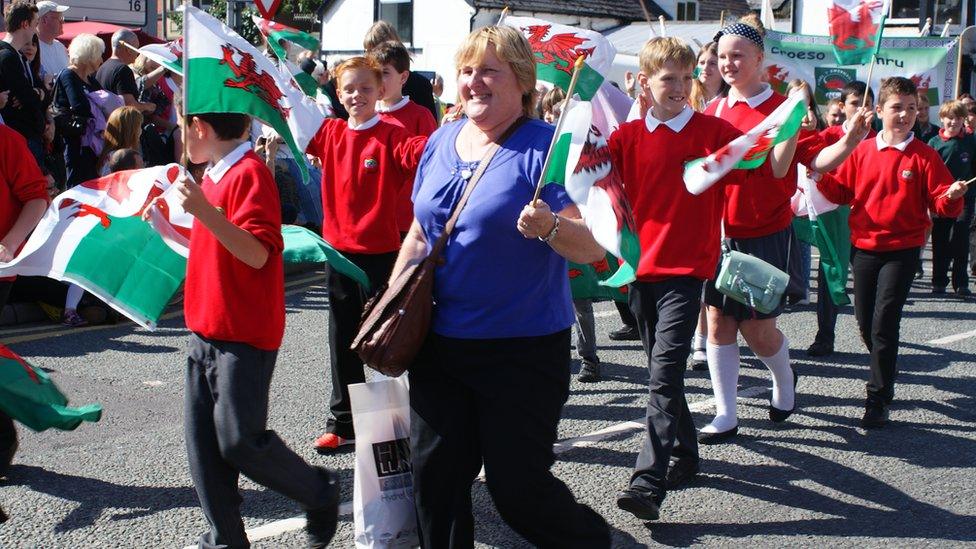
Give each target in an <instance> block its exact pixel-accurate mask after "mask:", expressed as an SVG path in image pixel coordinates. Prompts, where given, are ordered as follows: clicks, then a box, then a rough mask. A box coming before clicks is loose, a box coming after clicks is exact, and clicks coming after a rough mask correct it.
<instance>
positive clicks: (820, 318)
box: [813, 267, 840, 347]
mask: <svg viewBox="0 0 976 549" xmlns="http://www.w3.org/2000/svg"><path fill="white" fill-rule="evenodd" d="M838 312H840V307H839V306H838V305H836V304H835V303H834V300H833V299H831V298H830V288H828V287H827V279H826V277H824V272H823V267H820V268H818V269H817V335H816V337H814V338H813V341H814V342H815V343H825V344H827V345H830V346H831V347H833V346H834V336H835V332H836V331H837V313H838Z"/></svg>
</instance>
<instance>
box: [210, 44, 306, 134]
mask: <svg viewBox="0 0 976 549" xmlns="http://www.w3.org/2000/svg"><path fill="white" fill-rule="evenodd" d="M220 49H221V50H223V52H224V58H223V59H222V60H221V64H226V65H227V66H228V67H229V68H230V70H231V72H233V73H234V77H235V78H234V79H230V78H228V79H226V80H224V85H225V86H227V87H229V88H238V89H241V90H245V91H249V92H251V93H253V94H254V95H256V96H257V97H258V99H260V100H261V101H263V102H265V103H267V104H268V106H270V107H271V108H272V109H274V110H275V111H277V112H278V114H280V115H281V117H282V118H283V119H285V120H287V119H288V113H289V112H291V109H289V108H287V107H282V106H281V100H282V99H283V98H284V97H285V94H284V93H282V91H281V89H280V88H279V87H278V84H277V82H276V81H275V79H274V77H273V76H271V75H270V74H268V73H266V72H263V71H261V70H258V66H257V63H255V62H254V56H252V55H251V54H250V53H248V52H244V51H241V50H239V49H237V48H235V47H234V46H232V45H230V44H223V45H222V46H220ZM235 56H236V57H238V58H240V62H235V61H234V57H235Z"/></svg>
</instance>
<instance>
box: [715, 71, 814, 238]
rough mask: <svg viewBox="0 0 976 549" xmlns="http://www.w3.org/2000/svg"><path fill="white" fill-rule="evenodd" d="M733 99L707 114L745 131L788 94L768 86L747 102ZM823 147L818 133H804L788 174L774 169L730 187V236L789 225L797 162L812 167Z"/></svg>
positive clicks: (727, 209) (752, 234)
mask: <svg viewBox="0 0 976 549" xmlns="http://www.w3.org/2000/svg"><path fill="white" fill-rule="evenodd" d="M732 101H733V100H732V99H730V98H723V99H720V100H718V101H713V102H712V103H711V104H710V105H708V107H707V108H706V109H705V114H710V115H712V116H717V117H719V118H721V119H722V120H726V121H728V122H730V123H731V124H732V125H733V126H735V127H736V128H737V129H738V130H739V131H741V132H743V133H745V132H747V131H749V130H751V129H752V128H754V127H756V126H757V125H758V124H759V123H760V122H762V121H763V120H764V119H765V118H766V117H767V116H769V114H770V113H772V112H773V111H774V110H775V109H776V107H778V106H780V105H781V104H782V103H783V102H784V101H786V97H784V96H782V95H779V94H778V93H775V92H773V91H772V90H771V89H768V88H767V89H766V91H764V92H762V93H760V94H759V95H757V96H755V97H751V98H749V99H748V102H747V101H745V100H739V101H735V102H734V103H733V102H732ZM750 102H751V103H752V105H751V106H750ZM824 147H825V145H824V142H823V139H821V137H820V135H819V134H818V133H817V132H814V131H804V132H801V133H800V139H799V142H798V143H797V146H796V154H795V155H794V157H793V163H792V165H791V167H790V170H789V172H787V174H786V176H784V177H782V178H780V179H776V178H775V177H773V174H772V171H768V172H766V176H765V177H764V178H761V179H760V178H756V177H750V181H749V185H730V186H727V187H726V189H725V192H726V199H727V201H726V204H725V233H726V235H728V236H729V237H731V238H756V237H760V236H766V235H770V234H773V233H775V232H778V231H782V230H783V229H785V228H787V227H789V226H790V223H792V222H793V209H792V208H791V207H790V199H791V198H792V197H793V195H794V194H795V193H796V165H797V164H798V163H799V164H803V165H805V166H809V165H810V164H811V163H812V162H813V160H814V159H815V158H816V157H817V155H818V154H820V151H821V150H822V149H823V148H824ZM757 175H758V174H757Z"/></svg>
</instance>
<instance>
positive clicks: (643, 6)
mask: <svg viewBox="0 0 976 549" xmlns="http://www.w3.org/2000/svg"><path fill="white" fill-rule="evenodd" d="M640 7H641V11H643V12H644V19H645V20H646V21H647V26H648V27H651V32H654V20H652V19H651V12H650V11H648V9H647V2H645V1H644V0H640Z"/></svg>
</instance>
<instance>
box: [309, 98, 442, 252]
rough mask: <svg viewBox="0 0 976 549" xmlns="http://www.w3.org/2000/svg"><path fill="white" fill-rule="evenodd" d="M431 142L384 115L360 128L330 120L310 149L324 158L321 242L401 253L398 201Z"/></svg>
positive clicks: (347, 248) (345, 249)
mask: <svg viewBox="0 0 976 549" xmlns="http://www.w3.org/2000/svg"><path fill="white" fill-rule="evenodd" d="M426 143H427V137H425V136H416V137H413V136H411V135H410V134H409V133H407V131H406V130H404V129H403V128H400V127H397V126H394V125H393V124H390V123H389V122H384V121H382V120H380V119H379V116H377V117H375V118H373V119H372V120H370V121H369V122H366V123H365V124H363V125H362V126H360V127H359V128H357V129H351V128H349V126H348V124H347V123H346V121H345V120H342V119H338V118H328V119H326V120H325V122H323V123H322V128H321V129H319V132H318V133H317V134H316V135H315V137H314V138H313V139H312V141H311V142H310V143H309V144H308V148H307V150H306V152H307V153H308V154H311V155H314V156H317V157H319V158H320V159H321V160H322V213H323V221H322V238H324V239H325V240H326V241H328V242H329V243H330V244H332V246H333V247H335V248H336V249H337V250H339V251H341V252H348V253H358V254H382V253H389V252H395V251H397V250H399V249H400V231H399V230H398V227H397V223H396V211H397V197H398V196H399V194H400V190H401V189H402V188H403V184H404V182H405V181H408V180H412V179H413V176H414V174H415V172H416V170H417V164H418V163H419V162H420V154H421V153H422V152H423V150H424V145H425V144H426Z"/></svg>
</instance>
